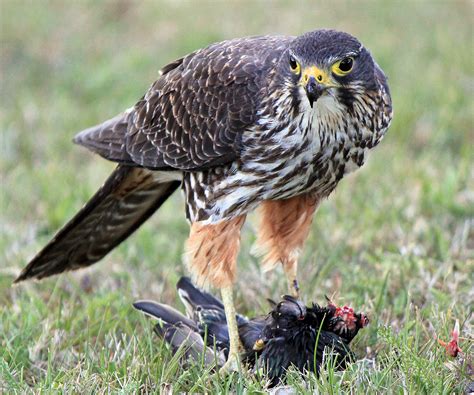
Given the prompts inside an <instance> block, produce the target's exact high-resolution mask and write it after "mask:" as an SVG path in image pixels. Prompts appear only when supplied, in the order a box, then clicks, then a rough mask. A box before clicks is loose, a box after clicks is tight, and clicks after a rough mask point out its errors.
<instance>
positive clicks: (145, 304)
mask: <svg viewBox="0 0 474 395" xmlns="http://www.w3.org/2000/svg"><path fill="white" fill-rule="evenodd" d="M133 307H135V308H136V309H137V310H140V311H142V312H143V313H145V314H146V315H148V316H149V317H152V318H155V319H160V320H162V321H164V322H167V323H168V324H172V325H175V324H178V323H182V324H184V325H186V326H187V327H189V328H191V329H193V330H196V331H197V330H198V327H197V325H196V323H195V322H194V321H192V320H190V319H189V318H187V317H185V316H184V315H183V314H181V313H180V312H179V311H178V310H176V309H174V308H173V307H171V306H168V305H166V304H162V303H156V302H153V301H151V300H139V301H138V302H135V303H134V304H133Z"/></svg>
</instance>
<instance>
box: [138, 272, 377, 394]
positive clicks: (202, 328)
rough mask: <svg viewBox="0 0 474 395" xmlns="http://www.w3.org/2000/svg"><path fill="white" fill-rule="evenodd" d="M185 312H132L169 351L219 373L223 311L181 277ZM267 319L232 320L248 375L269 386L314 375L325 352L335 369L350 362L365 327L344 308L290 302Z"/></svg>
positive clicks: (224, 346) (154, 307)
mask: <svg viewBox="0 0 474 395" xmlns="http://www.w3.org/2000/svg"><path fill="white" fill-rule="evenodd" d="M177 288H178V293H179V296H180V298H181V300H182V301H183V303H184V305H185V307H186V314H187V316H184V315H183V314H181V313H180V312H178V311H177V310H175V309H174V308H172V307H170V306H167V305H165V304H161V303H156V302H152V301H139V302H136V303H134V307H135V308H136V309H138V310H140V311H142V312H144V313H146V314H147V315H149V316H151V317H153V318H156V319H159V320H160V323H159V324H157V325H156V326H155V332H156V333H157V334H158V335H159V336H160V337H161V338H163V339H164V340H165V341H166V342H167V343H169V344H170V345H171V346H172V348H173V350H175V351H176V350H178V349H179V348H182V349H183V350H184V353H185V355H186V356H187V357H188V358H190V359H191V360H193V361H204V362H205V364H206V365H207V366H215V367H220V366H222V365H223V364H224V362H225V361H226V358H227V354H228V350H229V344H230V340H229V333H228V327H227V322H226V318H225V312H224V306H223V304H222V302H221V301H220V300H218V299H217V298H215V297H214V296H212V295H211V294H209V293H207V292H204V291H202V290H200V289H198V288H196V287H195V286H194V285H193V284H192V283H191V281H190V280H189V279H188V278H186V277H183V278H181V279H180V280H179V282H178V284H177ZM270 303H271V304H272V310H271V311H270V313H268V314H267V315H266V316H262V317H256V318H252V319H248V318H246V317H244V316H242V315H237V316H236V318H237V323H238V328H239V336H240V340H241V343H242V346H243V350H242V351H243V355H242V356H243V358H242V360H243V361H244V363H246V364H247V365H248V366H249V368H250V369H252V371H253V372H258V371H261V370H262V371H263V372H265V373H266V374H267V376H268V378H269V379H270V381H271V384H272V385H274V384H276V383H278V382H279V380H280V379H281V378H282V377H283V376H284V374H285V372H286V370H287V369H288V368H289V367H290V366H292V365H293V366H295V367H296V368H297V369H298V370H300V371H305V370H308V371H313V372H316V373H318V372H319V369H320V365H321V363H322V361H323V356H324V352H325V351H326V353H329V352H332V353H333V356H334V358H335V359H336V362H337V365H338V366H339V367H340V368H344V367H345V366H346V363H347V361H349V360H351V359H352V358H353V354H352V352H351V351H350V349H349V343H350V342H351V340H352V339H353V338H354V336H355V335H356V334H357V332H358V331H359V329H361V328H363V327H364V326H365V325H367V323H368V319H367V316H366V315H365V314H356V313H354V312H353V310H351V309H350V308H348V307H343V308H340V307H337V306H335V305H334V304H333V303H332V302H330V303H329V304H328V306H327V307H320V306H319V305H317V304H313V305H311V306H309V307H307V306H305V305H304V304H303V303H302V302H301V301H299V300H297V299H295V298H293V297H292V296H284V297H283V298H282V300H281V301H280V302H279V303H275V302H272V301H270Z"/></svg>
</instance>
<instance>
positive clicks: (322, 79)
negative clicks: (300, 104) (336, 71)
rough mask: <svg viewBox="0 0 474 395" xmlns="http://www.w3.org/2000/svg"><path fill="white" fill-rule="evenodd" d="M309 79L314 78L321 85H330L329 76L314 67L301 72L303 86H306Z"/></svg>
mask: <svg viewBox="0 0 474 395" xmlns="http://www.w3.org/2000/svg"><path fill="white" fill-rule="evenodd" d="M311 77H314V78H315V80H316V81H317V82H319V83H320V84H323V85H329V84H331V83H332V80H331V78H330V77H329V75H328V74H327V73H326V72H325V71H323V70H321V69H318V68H317V67H316V66H311V67H306V68H305V69H304V70H303V76H302V81H303V84H304V85H306V84H307V83H308V81H309V79H310V78H311Z"/></svg>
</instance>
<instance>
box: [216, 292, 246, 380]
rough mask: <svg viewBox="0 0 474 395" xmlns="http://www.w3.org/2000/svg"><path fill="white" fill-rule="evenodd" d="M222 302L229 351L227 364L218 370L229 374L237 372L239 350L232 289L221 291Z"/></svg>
mask: <svg viewBox="0 0 474 395" xmlns="http://www.w3.org/2000/svg"><path fill="white" fill-rule="evenodd" d="M221 293H222V301H223V303H224V309H225V317H226V320H227V328H228V329H229V340H230V349H229V357H228V358H227V362H226V363H225V364H224V366H223V367H222V368H221V369H220V372H221V373H230V372H235V371H238V370H239V366H240V356H239V351H240V349H241V345H240V337H239V329H238V327H237V320H236V318H235V307H234V299H233V296H232V287H225V288H222V290H221Z"/></svg>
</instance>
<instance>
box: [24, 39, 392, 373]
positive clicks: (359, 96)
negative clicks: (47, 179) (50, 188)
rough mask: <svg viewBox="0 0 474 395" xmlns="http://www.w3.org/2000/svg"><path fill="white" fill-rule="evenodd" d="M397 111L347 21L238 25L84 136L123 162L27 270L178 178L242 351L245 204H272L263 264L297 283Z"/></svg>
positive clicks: (82, 244)
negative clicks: (324, 25)
mask: <svg viewBox="0 0 474 395" xmlns="http://www.w3.org/2000/svg"><path fill="white" fill-rule="evenodd" d="M391 117H392V107H391V99H390V93H389V89H388V86H387V83H386V78H385V75H384V74H383V72H382V70H381V69H380V68H379V66H378V65H377V64H376V63H375V62H374V60H373V58H372V56H371V55H370V53H369V52H368V51H367V50H366V49H365V48H364V47H363V45H362V44H361V43H360V42H359V41H358V40H357V39H356V38H354V37H352V36H350V35H349V34H347V33H342V32H337V31H333V30H317V31H314V32H310V33H306V34H304V35H302V36H299V37H291V36H261V37H249V38H241V39H235V40H230V41H224V42H220V43H216V44H212V45H210V46H208V47H207V48H204V49H201V50H198V51H196V52H193V53H191V54H189V55H186V56H184V57H183V58H181V59H178V60H176V61H174V62H172V63H170V64H168V65H167V66H165V67H164V68H163V69H162V70H161V75H160V77H159V78H158V80H157V81H156V82H154V83H153V84H152V86H151V87H150V88H149V90H148V91H147V92H146V93H145V95H144V96H143V98H142V99H141V100H140V101H139V102H138V103H137V104H136V105H135V106H133V107H131V108H129V109H128V110H126V111H125V112H124V113H122V114H119V115H117V116H116V117H114V118H112V119H110V120H108V121H106V122H104V123H102V124H100V125H98V126H95V127H92V128H90V129H87V130H85V131H83V132H81V133H79V134H78V135H77V136H76V138H75V140H74V141H75V142H76V143H78V144H81V145H83V146H85V147H87V148H89V149H90V150H92V151H94V152H96V153H98V154H100V155H101V156H103V157H104V158H106V159H109V160H111V161H115V162H118V163H119V165H118V167H117V169H116V170H115V171H114V173H113V174H112V175H111V176H110V177H109V179H108V180H107V181H106V182H105V184H104V186H103V187H102V188H101V189H100V190H99V192H97V194H96V195H95V196H94V197H93V198H92V199H91V200H90V201H89V202H88V203H87V204H86V206H85V207H84V208H83V209H82V210H81V211H80V212H79V213H78V214H77V215H76V216H75V217H74V218H73V219H72V220H71V221H70V222H69V223H68V224H67V225H66V226H65V227H64V228H63V229H62V230H61V231H60V232H59V233H58V235H56V236H55V238H54V239H53V240H52V241H51V242H50V243H49V244H48V245H47V246H46V247H45V249H44V250H43V251H41V252H40V253H39V254H38V255H37V256H36V257H35V258H34V259H33V260H32V261H31V262H30V263H29V265H28V266H27V267H26V268H25V269H24V271H23V272H22V273H21V275H20V277H19V278H18V279H17V280H16V281H21V280H25V279H27V278H42V277H46V276H49V275H52V274H55V273H60V272H62V271H66V270H74V269H77V268H78V267H82V266H88V265H90V264H92V263H94V262H95V261H97V260H99V259H101V258H102V257H103V256H104V255H106V254H107V253H108V252H109V251H110V250H111V249H113V248H114V247H115V246H116V245H117V244H119V243H120V242H121V241H122V240H124V239H125V238H126V237H128V236H129V235H130V234H131V233H132V232H133V231H134V230H135V229H137V228H138V227H139V226H140V225H141V223H142V222H143V221H145V220H146V219H147V218H148V217H149V216H150V215H151V214H152V213H153V211H155V210H156V209H157V208H158V207H159V206H160V205H161V204H162V202H163V201H164V200H166V198H167V197H168V196H169V195H170V194H171V193H173V192H174V190H175V189H176V188H177V187H178V186H179V185H181V186H182V189H183V190H184V195H185V199H186V216H187V218H188V220H189V221H190V222H191V223H192V226H191V235H190V238H189V241H188V243H187V247H186V257H187V261H188V264H189V267H190V268H191V269H192V271H194V275H195V276H196V277H197V280H198V282H199V284H202V283H203V282H206V281H208V282H209V283H210V284H211V285H214V286H217V287H221V288H222V290H223V294H222V296H223V300H224V304H225V307H226V309H225V310H226V316H227V321H228V323H229V332H230V337H231V341H230V347H231V350H230V356H231V360H232V361H233V362H235V356H236V354H237V345H238V343H237V342H238V332H237V324H236V322H235V311H234V309H233V302H232V292H231V284H232V283H233V281H234V280H235V278H236V259H237V253H238V249H239V241H240V228H241V226H242V224H243V222H244V220H245V216H246V214H247V213H248V212H249V211H252V210H254V209H255V208H257V207H259V206H261V205H262V207H263V208H262V213H263V217H262V218H263V219H262V224H261V226H260V230H259V237H258V244H259V247H260V248H257V249H260V250H261V251H263V252H264V253H265V257H266V258H265V259H264V267H266V268H273V267H275V265H276V264H277V263H282V264H283V266H284V269H285V273H286V275H287V278H288V281H289V284H290V289H291V291H292V292H293V293H297V291H298V283H297V278H296V268H297V258H298V254H299V251H300V250H301V248H302V246H303V243H304V241H305V239H306V237H307V234H308V232H309V225H310V224H311V216H312V213H313V212H314V211H315V209H316V208H317V205H318V204H319V202H320V201H321V200H322V199H324V198H325V197H327V196H328V195H329V194H330V193H331V192H332V191H333V190H334V188H335V187H336V186H337V184H338V182H339V181H340V180H341V179H342V178H343V177H344V175H345V174H347V173H349V172H351V171H354V170H356V169H357V168H359V167H360V166H362V165H363V163H364V161H365V159H366V156H367V152H368V150H369V149H371V148H373V147H374V146H376V145H377V144H378V143H379V142H380V140H381V139H382V137H383V135H384V134H385V132H386V130H387V128H388V126H389V124H390V120H391ZM232 361H229V365H228V367H229V366H231V365H232V364H231V362H232ZM232 366H233V367H235V366H234V365H232Z"/></svg>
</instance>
